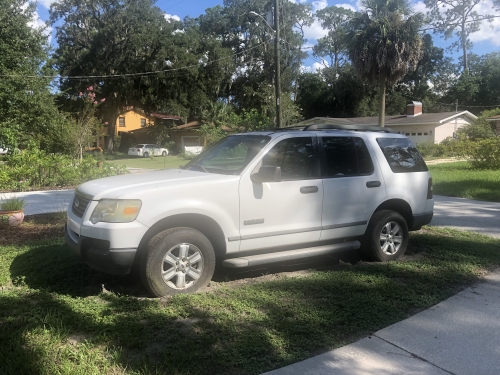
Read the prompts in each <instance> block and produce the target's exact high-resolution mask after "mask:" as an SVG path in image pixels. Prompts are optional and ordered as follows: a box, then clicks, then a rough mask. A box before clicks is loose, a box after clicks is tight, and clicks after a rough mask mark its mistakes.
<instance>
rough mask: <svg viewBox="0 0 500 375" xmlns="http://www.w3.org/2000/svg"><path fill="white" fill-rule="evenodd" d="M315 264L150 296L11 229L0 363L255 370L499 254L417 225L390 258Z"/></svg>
mask: <svg viewBox="0 0 500 375" xmlns="http://www.w3.org/2000/svg"><path fill="white" fill-rule="evenodd" d="M58 220H60V219H58ZM58 230H59V229H58ZM0 237H1V236H0ZM321 264H322V265H321V266H320V265H317V264H316V266H314V267H311V266H310V265H309V266H302V268H301V269H299V270H297V269H295V270H294V272H276V269H274V270H273V269H268V270H259V271H254V273H253V275H252V274H226V273H221V271H218V276H217V277H216V281H213V282H211V284H210V286H209V287H208V288H206V289H205V290H204V291H202V292H200V293H197V294H192V295H179V296H175V297H171V298H164V299H150V298H145V297H144V291H143V290H142V288H141V287H138V286H137V285H136V284H135V283H133V282H131V281H130V279H128V278H120V277H112V276H107V275H104V274H101V273H99V272H97V271H93V270H92V269H90V268H89V267H88V266H86V265H85V264H83V263H82V262H80V261H79V260H78V259H77V258H76V257H74V256H73V255H72V254H70V252H69V250H68V249H67V248H66V246H65V245H64V243H63V240H62V235H61V236H59V237H57V236H56V237H55V238H53V239H51V240H40V241H38V242H30V243H26V242H25V241H23V240H22V238H21V239H20V240H19V243H18V244H10V245H2V246H0V342H1V343H2V350H1V351H0V373H1V374H3V375H8V374H16V375H17V374H35V373H36V374H50V375H52V374H85V375H87V374H123V373H127V374H215V373H217V374H259V373H262V372H264V371H268V370H271V369H275V368H278V367H282V366H285V365H288V364H291V363H294V362H297V361H300V360H302V359H305V358H308V357H311V356H313V355H316V354H319V353H322V352H325V351H327V350H329V349H332V348H337V347H340V346H343V345H346V344H348V343H350V342H353V341H356V340H357V339H358V338H360V337H363V336H365V335H369V334H371V333H373V332H375V331H376V330H378V329H381V328H383V327H386V326H388V325H390V324H392V323H395V322H397V321H400V320H402V319H405V318H406V317H408V316H410V315H412V314H414V313H416V312H418V311H420V310H422V309H425V308H428V307H430V306H432V305H434V304H436V303H438V302H439V301H442V300H443V299H445V298H447V297H450V296H451V295H453V294H454V293H456V292H457V291H458V290H460V288H462V287H463V286H465V285H469V284H471V283H473V282H475V281H477V280H478V278H479V277H480V276H481V275H482V274H483V273H484V272H485V271H487V270H488V269H491V268H492V267H497V266H499V265H500V241H499V240H496V239H492V238H488V237H485V236H482V235H478V234H470V233H466V232H458V231H451V230H450V231H448V230H442V229H434V228H432V229H424V230H423V231H421V232H420V233H416V234H412V236H411V239H410V248H409V249H408V251H407V255H406V256H405V257H404V259H402V260H401V261H398V262H393V263H386V264H381V263H364V262H360V263H356V264H355V265H351V264H347V263H341V264H340V265H334V264H333V262H330V263H329V262H325V258H323V260H322V262H321ZM280 270H281V271H283V267H282V268H281V269H280Z"/></svg>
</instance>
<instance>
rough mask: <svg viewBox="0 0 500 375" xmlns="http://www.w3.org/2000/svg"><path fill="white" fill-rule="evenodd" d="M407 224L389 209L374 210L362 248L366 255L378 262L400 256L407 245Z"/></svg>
mask: <svg viewBox="0 0 500 375" xmlns="http://www.w3.org/2000/svg"><path fill="white" fill-rule="evenodd" d="M408 237H409V233H408V225H407V224H406V220H405V219H404V218H403V216H401V215H400V214H399V213H397V212H395V211H390V210H382V211H378V212H376V213H375V214H374V215H373V217H372V218H371V220H370V223H369V224H368V228H367V230H366V234H365V238H364V241H363V242H364V244H363V248H364V250H365V253H366V255H367V256H368V257H369V258H371V259H372V260H375V261H378V262H387V261H391V260H396V259H398V258H399V257H401V256H402V255H403V254H404V253H405V251H406V247H407V246H408Z"/></svg>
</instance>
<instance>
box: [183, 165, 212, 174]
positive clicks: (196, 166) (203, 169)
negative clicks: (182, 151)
mask: <svg viewBox="0 0 500 375" xmlns="http://www.w3.org/2000/svg"><path fill="white" fill-rule="evenodd" d="M193 167H195V168H198V170H200V171H202V172H205V173H210V172H209V171H207V170H206V169H205V167H203V166H202V165H199V164H192V165H190V166H189V167H188V168H187V169H188V170H189V169H192V168H193Z"/></svg>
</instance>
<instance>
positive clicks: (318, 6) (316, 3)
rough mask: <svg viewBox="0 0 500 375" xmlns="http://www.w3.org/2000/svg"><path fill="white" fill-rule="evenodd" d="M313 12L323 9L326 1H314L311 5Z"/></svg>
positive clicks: (326, 3) (326, 4)
mask: <svg viewBox="0 0 500 375" xmlns="http://www.w3.org/2000/svg"><path fill="white" fill-rule="evenodd" d="M311 5H312V10H313V12H316V11H318V10H321V9H325V8H326V7H327V6H328V1H327V0H316V1H313V2H312V3H311Z"/></svg>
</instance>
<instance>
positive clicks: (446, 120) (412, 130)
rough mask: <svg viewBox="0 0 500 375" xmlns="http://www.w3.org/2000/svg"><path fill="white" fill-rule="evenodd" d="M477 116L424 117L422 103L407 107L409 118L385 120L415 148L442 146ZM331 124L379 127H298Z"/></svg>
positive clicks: (360, 121) (370, 120)
mask: <svg viewBox="0 0 500 375" xmlns="http://www.w3.org/2000/svg"><path fill="white" fill-rule="evenodd" d="M475 119H477V116H475V115H473V114H472V113H470V112H469V111H462V112H440V113H423V112H422V103H420V102H411V103H410V104H408V106H407V110H406V115H403V116H386V117H385V126H386V127H388V128H391V129H393V130H394V131H395V132H397V133H400V134H405V135H406V136H408V138H410V140H411V141H412V143H413V144H417V143H421V142H434V143H440V142H442V141H443V140H444V139H446V138H448V137H453V136H454V135H455V132H456V131H457V130H458V129H459V128H460V127H462V126H464V125H467V124H471V123H472V122H473V121H474V120H475ZM312 124H332V125H337V124H339V125H342V124H343V125H373V126H377V125H378V117H350V118H333V117H314V118H312V119H309V120H305V121H302V122H300V123H298V124H297V125H304V126H305V125H312Z"/></svg>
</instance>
